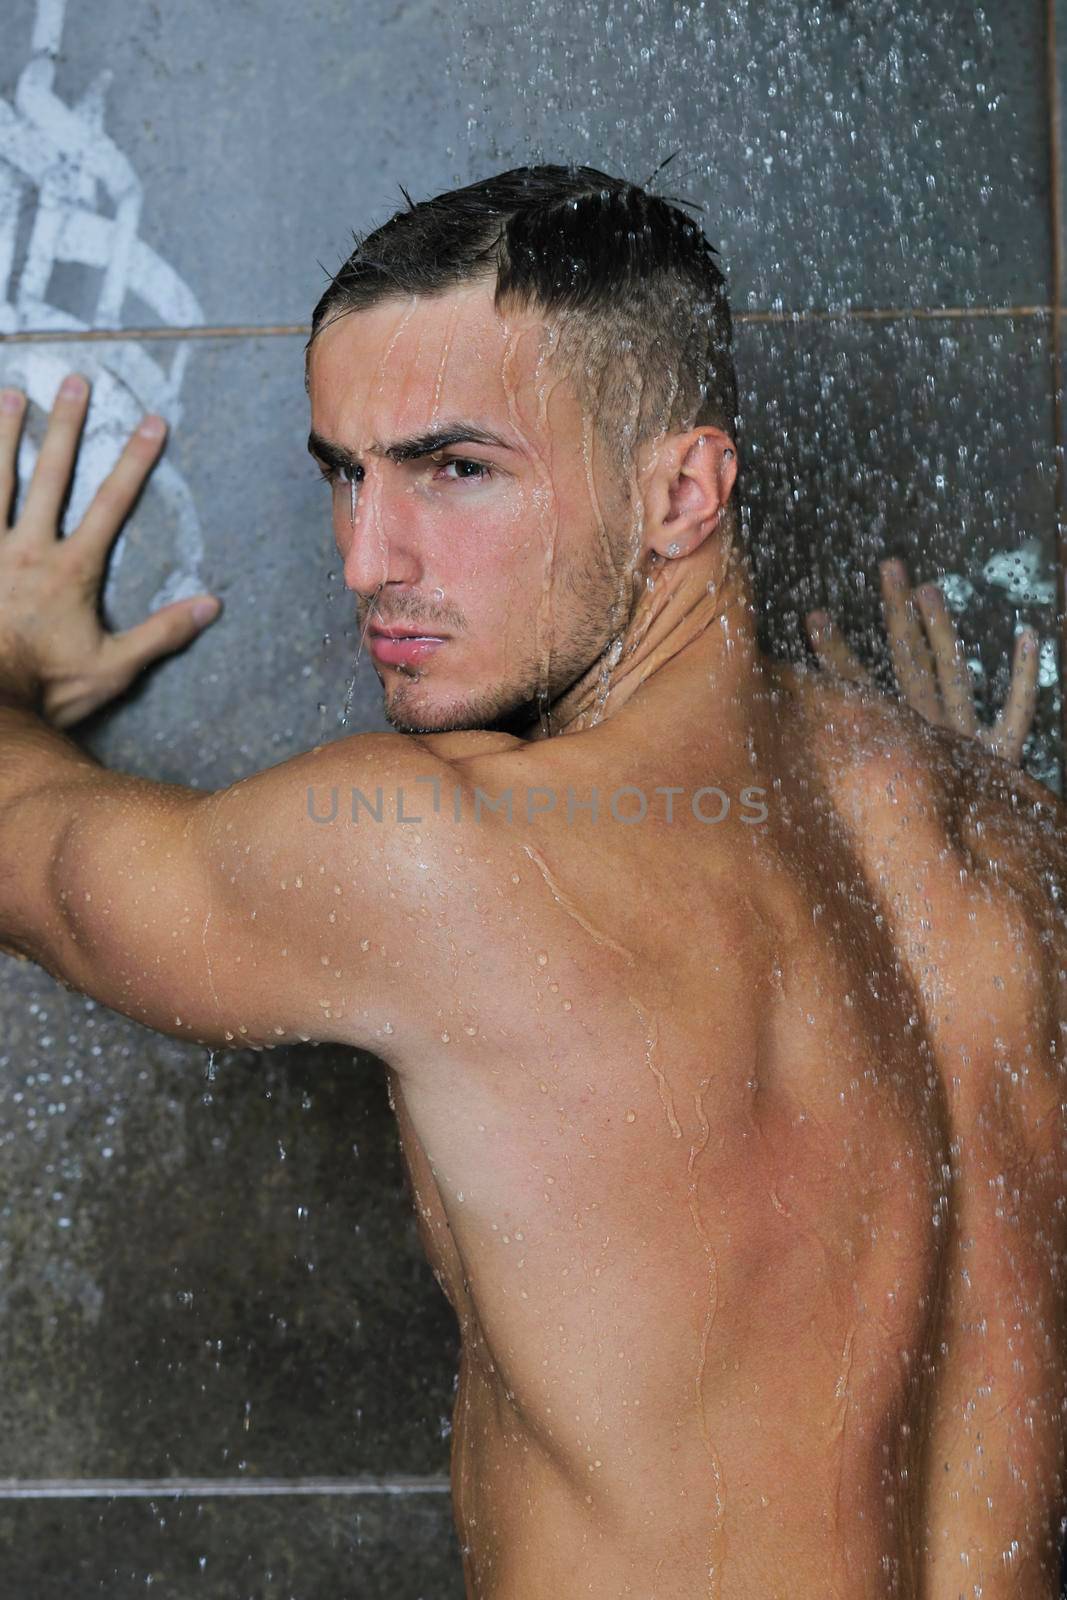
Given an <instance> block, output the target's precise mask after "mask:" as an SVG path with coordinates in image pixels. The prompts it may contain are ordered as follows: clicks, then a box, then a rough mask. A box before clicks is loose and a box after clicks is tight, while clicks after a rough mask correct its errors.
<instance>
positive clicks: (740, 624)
mask: <svg viewBox="0 0 1067 1600" xmlns="http://www.w3.org/2000/svg"><path fill="white" fill-rule="evenodd" d="M647 578H651V579H652V583H651V585H649V584H648V583H647V582H646V579H647ZM636 582H637V584H638V585H639V588H638V591H637V598H636V601H635V604H634V607H633V610H632V612H631V615H630V619H629V621H628V623H627V625H626V628H625V630H624V631H623V633H622V634H621V636H619V638H617V639H616V640H615V641H613V646H614V647H612V646H609V648H608V650H607V651H606V652H605V653H604V654H603V655H602V656H601V657H599V658H598V660H597V661H596V662H595V663H594V664H593V665H592V666H591V667H590V668H589V670H588V671H587V672H586V673H584V674H583V676H582V677H581V678H579V679H578V681H577V682H576V683H574V684H572V686H571V687H570V688H569V689H568V690H567V692H566V693H565V694H563V695H562V696H561V697H560V698H559V699H558V700H556V701H554V702H553V704H552V706H551V710H550V716H549V731H550V733H551V735H552V736H553V737H557V736H559V735H563V734H570V733H581V732H584V731H585V730H587V729H588V728H591V727H594V726H595V725H596V724H598V723H601V722H606V721H609V720H610V719H611V718H613V717H616V716H618V715H619V713H620V712H621V711H622V710H623V708H624V707H626V706H628V705H630V704H631V702H632V701H633V700H634V698H635V696H636V695H637V694H638V691H640V690H641V689H643V688H645V686H646V685H651V684H653V683H655V684H657V685H659V686H664V685H665V684H666V682H667V681H668V680H669V681H670V683H671V684H672V685H676V686H677V691H678V694H679V696H680V702H679V703H680V704H681V703H684V701H685V700H687V699H688V698H689V695H690V693H692V692H694V686H693V684H692V683H691V680H692V679H693V678H694V677H696V678H699V680H700V683H701V686H702V688H701V689H697V690H695V692H696V693H697V694H698V695H699V698H700V700H701V701H703V702H704V703H707V697H708V696H709V695H710V696H711V697H712V699H713V701H714V704H715V707H716V716H715V725H716V728H717V730H718V731H719V733H720V734H727V728H726V727H725V725H724V724H725V723H727V722H734V721H736V723H737V724H738V727H737V731H738V732H739V733H740V732H741V729H742V726H744V727H745V728H747V727H748V726H749V725H750V723H751V720H752V712H753V709H754V706H753V702H754V700H755V698H756V697H757V693H758V690H759V688H760V685H761V682H762V679H763V676H764V666H765V663H764V659H763V657H762V655H761V654H760V651H759V647H758V645H757V642H756V634H755V625H754V621H753V606H752V585H751V580H750V578H749V575H748V571H747V564H746V562H745V561H744V559H743V557H742V556H741V554H740V552H739V551H738V550H737V549H736V546H735V540H733V539H731V538H730V536H729V534H724V535H723V536H722V537H720V538H714V537H713V538H709V539H707V540H705V542H704V544H703V545H701V546H700V548H699V549H698V550H696V551H694V552H693V554H692V555H690V556H686V557H684V558H682V559H680V560H671V559H666V560H664V559H661V558H657V557H652V559H651V561H650V562H649V563H647V564H645V565H643V566H642V567H641V568H640V569H639V571H638V573H637V575H636ZM620 640H621V643H620ZM546 736H547V733H546V729H545V728H544V727H543V726H541V725H539V724H534V725H533V726H532V727H530V728H529V729H528V730H527V733H526V737H527V738H528V739H530V740H531V741H535V740H537V739H541V738H545V737H546Z"/></svg>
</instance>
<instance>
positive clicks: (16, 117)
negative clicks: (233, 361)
mask: <svg viewBox="0 0 1067 1600" xmlns="http://www.w3.org/2000/svg"><path fill="white" fill-rule="evenodd" d="M65 12H66V0H38V5H37V18H36V22H35V25H34V31H33V40H32V46H31V54H30V59H29V61H28V62H27V64H26V66H25V67H24V68H23V70H22V72H21V74H20V76H19V79H18V82H17V84H16V86H15V91H14V101H13V103H12V104H8V103H7V102H6V101H4V100H3V99H0V296H2V299H0V332H2V333H18V332H24V331H26V330H29V329H32V330H34V331H38V330H40V331H49V332H64V331H69V332H70V334H71V336H72V338H77V335H78V334H79V333H80V332H85V331H86V330H88V329H91V328H120V327H121V326H122V317H123V312H124V308H125V305H126V302H127V297H128V296H130V295H134V296H136V297H137V299H138V300H140V301H141V302H143V303H144V304H145V305H147V306H149V307H151V309H152V310H153V311H155V313H156V314H157V315H158V316H159V317H160V318H161V320H162V321H163V322H164V323H167V324H171V325H177V326H181V327H195V326H197V325H200V324H202V323H203V321H204V316H203V312H202V311H201V308H200V306H199V304H198V302H197V300H196V297H195V296H194V294H193V293H192V291H191V290H190V289H189V288H188V287H187V285H186V284H185V283H184V282H183V281H182V279H181V278H180V277H179V276H178V274H177V273H176V272H175V271H174V270H173V269H172V268H171V267H170V266H168V264H167V263H166V262H165V261H164V260H163V259H162V258H161V257H160V256H159V255H157V254H156V252H155V251H154V250H152V249H151V248H150V246H148V245H147V244H145V242H144V241H143V240H142V239H141V238H140V237H139V228H140V221H141V208H142V203H143V200H144V189H143V186H142V184H141V182H140V180H139V179H138V177H137V174H136V172H135V171H134V169H133V166H132V165H131V163H130V161H129V160H128V159H127V157H126V156H125V155H123V153H122V151H121V150H119V148H118V146H117V145H116V144H115V143H114V141H113V140H112V139H111V138H110V137H109V136H108V134H107V133H106V132H105V131H104V110H105V96H106V92H107V89H108V86H109V84H110V81H111V74H110V73H109V72H103V73H101V74H100V75H99V77H98V78H97V79H96V80H95V82H94V83H93V84H92V85H91V86H90V87H89V89H88V90H87V91H86V93H85V94H84V95H83V96H82V98H81V100H79V101H78V103H77V104H76V105H67V104H66V102H65V101H63V100H62V99H61V98H60V97H59V96H58V95H57V94H56V93H55V89H54V82H55V70H56V57H57V55H58V52H59V47H60V41H61V38H62V33H63V23H64V17H65ZM20 257H21V259H20ZM57 267H60V268H62V269H70V268H73V269H74V271H75V274H77V273H78V272H79V269H80V272H81V274H82V275H83V277H84V282H83V283H81V284H79V289H84V290H85V292H87V293H89V294H90V295H91V294H93V293H95V304H94V305H93V308H92V310H91V312H90V313H89V316H88V319H87V320H83V319H82V318H79V317H78V316H76V315H74V314H73V313H72V312H70V311H68V310H64V309H62V308H61V307H60V306H58V305H56V304H55V294H54V292H53V287H52V286H53V281H54V278H55V275H56V270H57ZM75 281H77V280H75ZM167 353H168V355H169V356H170V358H171V360H170V365H169V367H165V366H164V365H163V364H162V362H161V361H160V360H157V359H156V358H155V357H154V356H151V355H149V354H148V352H147V350H145V349H144V348H143V347H142V346H141V345H139V344H137V343H136V342H134V341H127V340H123V341H122V342H116V343H108V344H99V345H98V344H81V345H79V346H77V347H76V349H75V350H72V349H71V348H70V347H68V346H64V345H61V344H48V345H33V344H17V343H15V344H10V345H5V346H2V347H0V367H2V375H3V380H4V382H6V383H10V384H14V385H16V386H17V387H18V388H21V389H24V390H25V391H26V393H27V394H28V395H29V397H30V399H31V400H32V401H33V402H34V403H35V404H36V405H38V406H40V407H41V408H42V409H43V410H46V411H47V410H48V409H49V408H50V407H51V404H52V401H53V398H54V396H55V392H56V389H57V388H58V387H59V383H60V381H61V379H62V377H63V376H64V374H65V373H66V372H68V371H69V370H71V368H72V367H75V366H76V367H77V370H78V371H80V372H83V373H84V374H85V376H86V377H87V378H88V379H89V380H90V381H91V383H92V385H93V402H92V407H91V410H90V415H89V423H88V426H87V428H86V432H85V437H84V441H83V445H82V450H81V455H80V457H79V460H78V471H77V475H76V477H75V481H74V489H73V493H72V496H71V501H70V506H69V509H68V524H69V525H73V524H74V523H76V522H77V521H78V520H79V519H80V517H81V516H82V514H83V513H84V511H85V509H86V507H87V505H88V503H89V500H90V499H91V498H92V495H93V493H94V491H95V489H96V488H97V486H98V485H99V484H100V482H101V481H102V479H103V478H104V477H105V476H106V474H107V473H108V472H109V471H110V469H111V467H112V466H113V465H114V463H115V461H116V460H117V458H118V454H119V451H120V450H121V449H122V446H123V445H124V444H125V442H126V440H127V438H128V437H129V435H130V433H132V431H133V429H134V428H135V427H136V426H137V424H138V422H139V421H140V419H141V416H142V415H143V413H144V412H145V411H158V412H160V413H161V414H162V415H163V416H165V417H166V418H167V419H168V421H169V423H170V425H171V430H172V432H173V430H174V428H175V427H176V426H177V425H178V423H179V421H180V419H181V406H180V404H179V392H180V390H181V384H182V379H183V377H184V374H185V367H186V363H187V361H188V357H189V347H188V345H184V344H182V343H180V342H177V343H175V344H173V345H169V344H168V347H167ZM35 460H36V450H35V447H34V445H33V443H32V441H31V440H30V439H29V438H26V439H25V440H24V441H23V446H22V452H21V454H20V457H19V475H20V479H21V481H22V482H23V483H25V482H26V481H27V479H28V477H29V475H30V473H31V472H32V470H33V466H34V462H35ZM151 484H152V486H151V491H150V492H151V493H152V494H154V495H158V496H160V497H161V499H162V503H163V506H164V508H165V510H166V512H167V520H168V521H170V522H171V523H172V525H173V528H174V535H173V546H172V548H171V549H170V551H169V552H168V568H169V570H168V571H167V573H166V575H165V577H164V579H163V582H162V583H161V585H160V587H159V588H158V590H157V591H156V593H155V595H154V596H153V598H152V602H151V605H152V609H153V610H154V609H157V608H158V607H159V606H162V605H166V604H167V603H168V602H170V601H172V600H180V599H183V598H184V597H185V596H187V595H192V594H199V593H200V592H201V591H202V590H203V588H204V582H203V579H202V577H201V575H200V564H201V562H202V560H203V555H204V541H203V535H202V532H201V528H200V520H199V517H198V516H197V512H196V506H195V504H194V502H193V498H192V495H191V494H190V492H189V488H188V486H187V484H186V483H185V480H184V479H183V478H182V476H181V474H180V473H179V472H177V471H176V469H175V468H174V467H173V466H172V465H171V464H170V463H169V462H168V461H166V460H164V461H162V462H161V463H160V465H159V466H158V467H157V468H156V471H155V473H154V474H153V477H152V480H151ZM125 543H126V535H125V534H124V535H123V536H122V537H121V538H120V539H119V540H118V542H117V544H116V546H115V550H114V555H113V558H112V561H111V567H110V570H109V574H108V588H107V590H106V591H105V597H107V596H108V594H109V591H110V590H111V588H112V586H113V585H114V581H115V577H116V574H117V572H118V569H119V566H120V564H121V559H122V553H123V549H124V547H125ZM132 620H135V619H131V621H132ZM138 620H139V619H138Z"/></svg>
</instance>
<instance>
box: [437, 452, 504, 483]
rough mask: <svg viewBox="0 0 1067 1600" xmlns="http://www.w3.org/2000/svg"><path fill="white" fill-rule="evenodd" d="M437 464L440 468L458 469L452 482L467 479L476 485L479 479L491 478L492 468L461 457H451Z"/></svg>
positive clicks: (480, 462)
mask: <svg viewBox="0 0 1067 1600" xmlns="http://www.w3.org/2000/svg"><path fill="white" fill-rule="evenodd" d="M438 464H439V465H440V466H441V467H456V468H458V469H459V470H458V471H457V473H456V478H454V479H453V480H452V481H453V482H455V481H457V479H459V478H469V479H472V480H473V481H474V482H476V483H477V482H478V480H479V479H482V478H491V477H492V475H493V472H492V468H491V467H487V466H486V465H485V463H484V462H482V461H467V460H466V459H465V458H464V457H462V456H452V457H451V458H450V459H449V460H448V461H442V462H439V463H438Z"/></svg>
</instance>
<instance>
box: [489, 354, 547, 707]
mask: <svg viewBox="0 0 1067 1600" xmlns="http://www.w3.org/2000/svg"><path fill="white" fill-rule="evenodd" d="M525 336H526V337H530V335H529V333H527V334H526V335H525ZM522 338H523V333H522V331H516V332H515V333H514V334H512V333H509V334H508V335H507V339H506V343H505V350H504V358H503V362H502V366H501V376H502V378H503V383H504V393H505V395H506V396H507V403H508V415H509V417H510V420H511V425H512V427H513V428H514V429H515V430H516V432H517V433H518V435H519V436H520V438H521V439H522V441H523V444H524V445H525V446H526V448H527V450H528V451H529V453H530V455H531V457H532V459H533V460H534V462H535V463H536V471H537V476H538V480H539V483H538V488H537V489H536V490H535V491H534V493H535V498H539V499H540V501H541V515H540V516H539V517H538V528H539V532H540V536H541V539H542V541H543V544H542V548H543V551H544V559H543V561H542V565H541V593H540V596H539V598H538V604H537V612H536V614H535V617H534V652H535V654H536V657H537V687H536V704H537V716H538V723H539V726H540V731H541V735H542V737H543V738H546V739H548V738H551V737H552V716H551V687H550V686H551V672H552V624H553V599H554V593H553V589H554V586H553V581H552V580H553V567H554V564H555V555H556V541H557V539H558V536H559V502H558V500H557V498H556V493H555V488H554V486H553V483H552V467H551V463H550V462H548V461H546V460H545V456H544V452H543V451H542V450H540V449H539V448H538V447H537V445H536V444H535V441H534V440H533V438H532V437H531V436H530V434H529V433H527V431H526V429H525V427H524V426H523V423H522V420H521V417H520V415H519V408H518V400H517V394H518V388H517V385H516V383H515V382H514V380H513V379H509V376H508V369H509V367H510V366H511V365H512V364H513V363H515V362H516V361H518V359H519V346H520V342H521V340H522ZM548 362H549V349H548V348H547V342H546V343H545V344H542V347H541V348H540V349H539V351H538V356H537V362H536V365H535V368H534V388H535V391H536V395H537V422H538V426H539V428H540V430H541V432H542V435H543V436H544V437H549V435H548V430H547V416H548V405H549V401H550V399H551V397H552V390H553V389H554V388H555V387H556V384H557V383H558V382H559V379H558V378H557V379H556V380H555V381H554V382H550V381H548V379H547V378H546V376H545V374H546V371H547V370H550V369H549V368H548Z"/></svg>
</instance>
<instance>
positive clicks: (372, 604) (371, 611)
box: [337, 295, 418, 726]
mask: <svg viewBox="0 0 1067 1600" xmlns="http://www.w3.org/2000/svg"><path fill="white" fill-rule="evenodd" d="M417 307H418V299H417V297H416V296H415V295H412V296H411V297H410V299H409V304H408V308H407V310H406V311H405V313H404V314H403V316H402V317H401V318H400V320H399V322H398V323H397V326H396V328H395V329H394V331H393V335H392V338H391V339H390V340H389V343H388V344H387V345H386V348H385V351H384V352H383V354H382V357H381V361H380V362H379V366H378V373H377V379H378V394H379V396H381V395H382V394H383V393H384V391H385V386H386V382H387V380H388V376H389V368H390V357H391V356H392V353H393V349H394V347H395V345H396V343H397V341H398V340H399V339H400V337H401V336H402V334H403V332H404V330H405V328H406V327H407V325H408V323H409V322H410V320H411V318H412V317H413V316H414V314H415V311H416V309H417ZM341 487H343V486H339V490H340V488H341ZM359 499H360V496H359V486H358V485H357V483H356V481H355V479H354V478H353V479H351V481H350V484H349V502H348V515H349V519H350V520H349V533H350V534H351V535H352V536H353V537H354V536H355V528H356V511H357V508H358V504H359ZM371 516H372V519H373V527H374V531H375V533H376V534H377V536H378V553H379V555H380V557H381V569H382V577H381V581H380V583H379V584H378V585H377V587H376V588H375V590H374V592H373V593H372V595H371V596H370V599H369V601H368V603H367V612H366V616H365V617H364V619H363V627H362V629H361V630H360V636H359V644H358V646H357V648H356V654H355V658H354V660H353V663H352V677H351V679H350V681H349V685H348V691H347V693H346V695H345V700H344V705H343V707H342V710H341V711H340V713H339V714H338V719H337V720H338V722H339V723H341V724H343V725H345V726H347V723H348V718H349V715H350V712H351V706H352V697H353V695H354V693H355V688H356V681H357V677H358V668H359V661H360V658H361V656H362V654H363V646H364V643H365V642H366V638H367V633H368V631H369V629H370V625H371V621H372V620H373V618H374V616H375V608H376V606H377V601H378V596H379V595H380V594H381V592H382V589H383V588H384V586H385V584H386V582H387V581H388V577H389V539H388V535H387V533H386V531H385V529H384V527H383V525H382V514H381V502H380V498H379V497H377V496H375V497H373V498H372V500H371Z"/></svg>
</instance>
